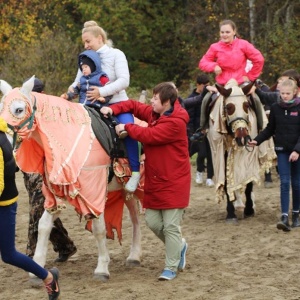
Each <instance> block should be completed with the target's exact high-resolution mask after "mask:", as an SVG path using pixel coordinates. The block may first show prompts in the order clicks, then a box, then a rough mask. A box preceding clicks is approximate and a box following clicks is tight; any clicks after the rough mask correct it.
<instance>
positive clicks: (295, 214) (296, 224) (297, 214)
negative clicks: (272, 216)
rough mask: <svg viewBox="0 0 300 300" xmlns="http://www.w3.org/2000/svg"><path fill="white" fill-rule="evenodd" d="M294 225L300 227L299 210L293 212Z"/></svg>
mask: <svg viewBox="0 0 300 300" xmlns="http://www.w3.org/2000/svg"><path fill="white" fill-rule="evenodd" d="M292 227H300V222H299V213H298V212H293V213H292Z"/></svg>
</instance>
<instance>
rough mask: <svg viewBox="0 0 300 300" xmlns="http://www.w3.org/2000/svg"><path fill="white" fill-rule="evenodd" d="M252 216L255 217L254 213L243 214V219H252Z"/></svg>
mask: <svg viewBox="0 0 300 300" xmlns="http://www.w3.org/2000/svg"><path fill="white" fill-rule="evenodd" d="M254 216H255V213H254V212H253V213H251V214H245V213H244V219H247V218H252V217H254Z"/></svg>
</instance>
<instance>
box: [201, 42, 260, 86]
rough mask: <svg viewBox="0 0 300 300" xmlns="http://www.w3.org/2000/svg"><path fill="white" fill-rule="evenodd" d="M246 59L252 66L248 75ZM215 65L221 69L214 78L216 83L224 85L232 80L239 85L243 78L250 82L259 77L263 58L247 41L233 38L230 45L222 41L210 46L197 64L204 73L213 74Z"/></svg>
mask: <svg viewBox="0 0 300 300" xmlns="http://www.w3.org/2000/svg"><path fill="white" fill-rule="evenodd" d="M247 59H249V60H251V62H252V64H253V67H252V69H251V70H250V71H249V72H248V73H247V72H246V70H245V67H246V64H247ZM217 65H218V66H219V67H220V68H221V69H222V73H221V74H220V75H218V76H216V81H217V83H219V84H223V85H224V84H226V83H227V82H228V80H229V79H231V78H234V79H236V80H237V82H238V83H239V84H241V83H243V82H244V80H243V76H248V78H249V79H250V80H251V81H254V80H255V79H257V78H258V77H259V75H260V73H261V71H262V69H263V66H264V57H263V56H262V54H261V52H260V51H259V50H257V49H256V48H255V47H254V46H253V45H252V44H251V43H249V42H248V41H246V40H243V39H239V38H235V39H234V40H233V42H232V43H231V44H227V43H224V42H222V41H219V42H217V43H214V44H212V45H211V46H210V47H209V49H208V51H207V52H206V53H205V55H204V56H203V57H202V58H201V60H200V62H199V68H200V69H201V70H202V71H204V72H214V69H215V66H217Z"/></svg>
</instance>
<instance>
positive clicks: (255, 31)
mask: <svg viewBox="0 0 300 300" xmlns="http://www.w3.org/2000/svg"><path fill="white" fill-rule="evenodd" d="M44 2H46V1H39V0H23V1H22V2H20V1H18V0H4V1H2V2H1V4H0V11H1V16H2V19H1V23H0V41H1V47H0V62H1V64H0V78H1V79H4V80H6V81H8V82H9V83H10V84H12V85H13V86H19V85H20V84H22V82H23V81H24V80H25V79H26V78H28V77H31V76H32V75H34V74H35V75H36V76H38V77H40V78H41V79H43V80H44V81H45V83H46V91H47V92H49V93H52V94H56V95H59V94H61V93H62V92H64V91H65V90H66V89H67V88H68V86H69V85H70V83H72V82H73V80H74V77H75V75H76V71H77V56H78V54H79V53H80V52H82V51H83V50H84V49H83V46H82V42H81V29H82V26H83V23H84V22H85V21H87V20H95V21H97V22H98V24H99V25H100V26H102V27H103V28H104V29H105V30H106V31H107V33H108V37H109V38H110V39H111V40H112V41H113V43H114V46H115V47H116V48H119V49H121V50H122V51H124V53H125V54H126V56H127V59H128V63H129V68H130V74H131V82H130V86H131V87H133V88H137V89H147V88H151V87H153V86H154V85H155V84H157V83H158V82H161V81H171V80H172V81H174V82H175V83H176V84H177V86H178V87H184V86H185V85H187V84H189V83H193V82H194V81H195V77H196V75H197V74H198V73H199V72H200V71H199V69H198V62H199V59H200V58H201V57H202V55H203V54H204V53H205V52H206V50H207V49H208V47H209V45H210V44H211V43H213V42H215V41H217V40H218V38H219V22H220V21H221V20H223V19H232V20H233V21H234V22H235V23H236V24H237V26H238V32H239V35H240V36H241V37H242V38H244V39H247V40H249V41H250V42H252V43H254V44H255V46H256V47H257V48H258V49H259V50H260V51H261V52H262V53H263V55H264V57H265V67H264V70H263V74H262V75H261V79H262V80H263V81H265V82H267V83H269V84H272V83H273V82H274V81H275V80H276V78H277V77H278V76H279V74H280V73H281V72H282V71H284V70H286V69H290V68H295V69H297V68H298V62H299V61H300V51H299V40H300V36H299V35H300V32H299V29H298V26H299V25H298V23H299V22H297V20H298V19H299V16H300V1H299V0H285V1H280V0H265V1H257V0H242V1H238V0H207V1H202V0H200V1H199V0H169V1H162V0H133V1H127V0H102V1H97V0H89V1H82V0H52V1H47V3H44ZM212 79H213V77H212Z"/></svg>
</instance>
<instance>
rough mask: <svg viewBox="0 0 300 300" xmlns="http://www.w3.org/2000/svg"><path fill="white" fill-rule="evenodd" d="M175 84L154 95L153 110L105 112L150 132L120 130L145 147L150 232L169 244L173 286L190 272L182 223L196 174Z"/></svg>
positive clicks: (122, 106)
mask: <svg viewBox="0 0 300 300" xmlns="http://www.w3.org/2000/svg"><path fill="white" fill-rule="evenodd" d="M177 97H178V95H177V90H176V87H175V86H174V84H172V83H170V82H163V83H160V84H158V85H157V86H156V87H155V88H154V89H153V97H152V99H151V105H148V104H144V103H140V102H138V101H134V100H128V101H122V102H119V103H117V104H113V105H111V106H109V107H102V108H101V112H102V113H103V114H104V115H107V114H108V113H109V114H115V115H118V114H120V113H124V112H131V113H132V114H133V115H134V116H136V117H137V118H138V119H140V120H143V121H146V122H147V123H148V127H141V126H138V125H136V124H130V123H127V124H119V125H117V126H116V130H117V133H118V132H119V131H121V130H124V129H125V130H126V131H127V132H128V135H129V136H130V137H131V138H133V139H134V140H138V141H140V142H141V143H142V144H143V149H144V153H145V157H146V158H145V186H144V192H145V195H144V200H143V206H144V208H145V209H146V211H145V220H146V224H147V225H148V227H149V228H150V229H151V230H152V231H153V232H154V234H155V235H156V236H157V237H158V238H159V239H160V240H161V241H162V242H163V243H164V244H165V248H166V250H165V251H166V258H165V267H164V270H163V272H162V273H161V275H160V276H159V278H158V279H159V280H172V279H174V278H175V277H176V275H177V271H181V270H183V269H184V267H185V255H186V251H187V243H186V241H185V239H183V238H182V235H181V226H180V223H181V220H182V216H183V214H184V209H185V208H186V207H187V206H188V204H189V198H190V186H191V170H190V159H189V151H188V139H187V135H186V130H187V129H186V128H187V123H188V121H189V116H188V113H187V112H186V110H185V109H184V108H183V107H182V106H181V105H180V103H179V101H178V100H177Z"/></svg>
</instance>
